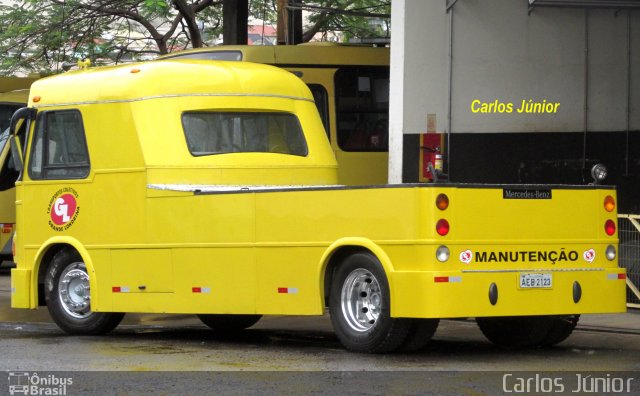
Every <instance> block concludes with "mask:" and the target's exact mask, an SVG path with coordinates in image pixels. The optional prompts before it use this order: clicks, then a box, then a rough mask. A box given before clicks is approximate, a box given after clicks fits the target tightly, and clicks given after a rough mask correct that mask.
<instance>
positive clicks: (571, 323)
mask: <svg viewBox="0 0 640 396" xmlns="http://www.w3.org/2000/svg"><path fill="white" fill-rule="evenodd" d="M549 320H550V321H551V327H550V329H549V332H548V333H547V336H546V337H545V338H544V340H542V345H543V346H552V345H556V344H559V343H561V342H562V341H564V340H566V339H567V338H569V336H570V335H571V333H573V329H575V328H576V325H577V324H578V321H579V320H580V315H567V316H554V317H551V318H549Z"/></svg>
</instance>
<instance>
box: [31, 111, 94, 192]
mask: <svg viewBox="0 0 640 396" xmlns="http://www.w3.org/2000/svg"><path fill="white" fill-rule="evenodd" d="M30 158H31V159H30V162H29V176H30V177H31V179H34V180H40V179H45V180H46V179H49V180H51V179H53V180H59V179H82V178H85V177H87V176H88V175H89V170H90V165H89V153H88V151H87V143H86V140H85V135H84V128H83V124H82V116H81V115H80V112H79V111H77V110H64V111H48V112H42V113H40V114H39V115H38V118H37V120H36V127H35V135H34V136H33V140H32V143H31V156H30Z"/></svg>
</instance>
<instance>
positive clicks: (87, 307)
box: [44, 249, 124, 335]
mask: <svg viewBox="0 0 640 396" xmlns="http://www.w3.org/2000/svg"><path fill="white" fill-rule="evenodd" d="M44 286H45V287H44V293H45V301H46V303H47V309H48V310H49V314H50V315H51V318H52V319H53V321H54V322H56V324H57V325H58V327H60V328H61V329H62V330H64V331H65V332H67V333H69V334H78V335H95V334H104V333H108V332H109V331H111V330H113V329H114V328H115V327H116V326H118V324H119V323H120V321H121V320H122V318H123V317H124V314H123V313H104V312H92V311H91V296H90V289H89V274H88V273H87V267H86V266H85V264H84V262H83V261H82V258H81V257H80V255H79V254H78V253H77V252H76V251H75V250H71V249H63V250H61V251H59V252H58V253H56V254H55V255H54V256H53V260H51V265H50V266H49V268H47V273H46V276H45V282H44Z"/></svg>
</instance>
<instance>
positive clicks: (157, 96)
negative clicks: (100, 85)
mask: <svg viewBox="0 0 640 396" xmlns="http://www.w3.org/2000/svg"><path fill="white" fill-rule="evenodd" d="M199 96H202V97H229V96H231V97H259V98H277V99H293V100H303V101H306V102H311V103H315V101H314V100H313V99H307V98H301V97H298V96H287V95H275V94H242V93H200V94H167V95H155V96H144V97H141V98H132V99H112V100H92V101H86V102H69V103H51V104H42V105H33V107H34V108H36V109H39V108H45V107H59V106H79V105H93V104H110V103H132V102H141V101H144V100H150V99H167V98H182V97H199Z"/></svg>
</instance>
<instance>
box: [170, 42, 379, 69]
mask: <svg viewBox="0 0 640 396" xmlns="http://www.w3.org/2000/svg"><path fill="white" fill-rule="evenodd" d="M221 53H222V54H226V55H225V56H222V57H218V56H216V55H215V54H221ZM208 55H209V57H207V56H208ZM177 57H181V58H192V59H208V60H212V59H227V60H236V61H240V60H241V61H247V62H258V63H266V64H272V65H314V66H320V65H325V66H326V65H334V66H335V65H341V66H349V65H354V66H355V65H367V66H389V48H388V47H369V46H358V45H343V44H336V43H306V44H300V45H275V46H273V45H271V46H269V45H222V46H216V47H206V48H196V49H190V50H185V51H180V52H175V53H171V54H168V55H165V56H162V57H160V58H159V59H171V58H177Z"/></svg>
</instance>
